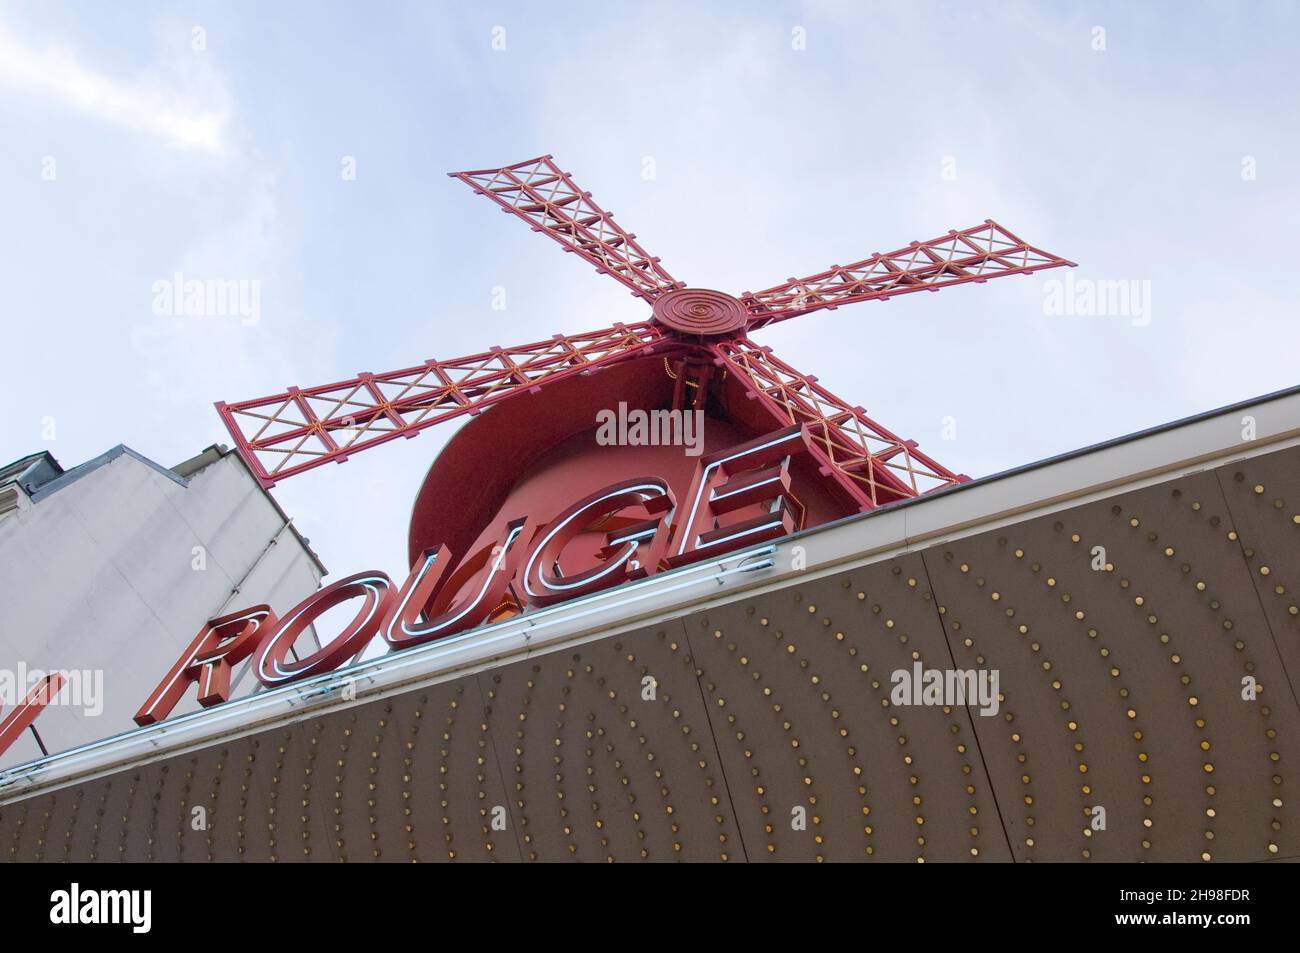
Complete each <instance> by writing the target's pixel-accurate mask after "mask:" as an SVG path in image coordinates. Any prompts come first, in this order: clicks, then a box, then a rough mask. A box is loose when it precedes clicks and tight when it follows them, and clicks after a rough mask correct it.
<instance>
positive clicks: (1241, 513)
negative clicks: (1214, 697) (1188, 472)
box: [1216, 450, 1300, 701]
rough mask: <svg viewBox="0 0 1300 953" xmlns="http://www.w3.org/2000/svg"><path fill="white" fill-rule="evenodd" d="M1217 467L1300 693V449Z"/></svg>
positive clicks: (1264, 604)
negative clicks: (1298, 556) (1299, 557)
mask: <svg viewBox="0 0 1300 953" xmlns="http://www.w3.org/2000/svg"><path fill="white" fill-rule="evenodd" d="M1216 472H1217V475H1218V477H1219V485H1220V487H1221V488H1222V490H1223V494H1224V497H1225V498H1226V500H1227V504H1228V509H1229V510H1230V511H1231V514H1232V522H1233V525H1234V526H1235V527H1236V528H1237V534H1238V539H1237V543H1238V544H1239V546H1240V547H1241V555H1242V558H1243V559H1244V560H1245V561H1246V565H1247V566H1248V567H1249V570H1250V578H1251V581H1252V582H1254V584H1255V591H1256V593H1257V594H1258V596H1259V602H1260V606H1261V607H1262V608H1263V610H1264V618H1265V619H1267V620H1268V624H1269V628H1270V630H1271V632H1272V636H1273V641H1274V643H1275V644H1276V645H1277V649H1278V654H1279V655H1280V656H1281V657H1282V664H1283V665H1285V666H1286V672H1287V675H1288V678H1289V681H1290V686H1289V688H1290V691H1291V692H1292V697H1293V698H1294V697H1300V559H1297V558H1296V556H1297V554H1298V553H1300V452H1297V451H1296V450H1281V451H1278V452H1277V453H1269V454H1265V455H1263V456H1259V457H1253V458H1251V459H1249V460H1243V461H1241V462H1239V463H1234V464H1230V465H1228V466H1224V467H1220V468H1219V469H1218V470H1217V471H1216ZM1274 700H1275V701H1276V699H1274Z"/></svg>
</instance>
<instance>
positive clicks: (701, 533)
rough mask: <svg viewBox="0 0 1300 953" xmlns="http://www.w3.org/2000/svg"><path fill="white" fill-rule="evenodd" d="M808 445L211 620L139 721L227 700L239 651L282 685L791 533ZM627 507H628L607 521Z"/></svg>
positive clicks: (776, 440)
mask: <svg viewBox="0 0 1300 953" xmlns="http://www.w3.org/2000/svg"><path fill="white" fill-rule="evenodd" d="M810 439H811V438H810V436H809V434H808V431H807V428H806V427H799V426H795V427H789V428H786V429H784V430H780V431H777V432H775V433H771V434H767V435H766V436H763V437H760V438H758V439H756V440H751V441H749V442H747V443H743V444H741V445H739V446H736V447H731V448H729V449H727V450H723V451H721V452H718V453H714V454H710V455H708V456H704V457H701V458H700V459H699V461H698V463H697V465H696V467H695V470H694V475H693V477H692V479H691V481H690V484H689V486H687V487H686V492H685V494H684V495H683V496H682V498H681V500H680V502H679V500H678V497H677V494H676V493H675V492H674V490H673V487H671V486H670V485H669V484H668V482H667V481H665V480H663V479H660V478H658V477H639V478H636V479H631V480H622V481H619V482H618V483H615V484H612V485H610V486H607V487H604V488H603V489H600V490H597V491H596V492H594V493H592V494H590V495H588V496H586V497H584V498H583V499H580V500H578V501H576V502H574V503H572V504H570V505H569V506H567V507H565V508H564V509H563V510H561V511H560V512H558V513H555V514H553V515H551V516H550V517H549V518H548V519H546V520H544V521H542V520H538V519H536V518H534V517H533V516H521V517H518V518H516V519H513V520H511V521H509V522H508V523H507V524H506V526H505V530H504V533H503V534H502V536H501V538H500V539H499V540H497V541H496V542H494V543H491V544H489V545H485V546H482V547H480V548H479V549H478V550H477V551H475V552H472V553H470V554H469V555H467V556H466V558H464V559H462V560H461V561H460V562H459V563H456V561H455V558H454V556H453V554H452V552H451V551H450V549H449V548H448V547H447V546H445V545H439V546H435V547H432V548H430V549H427V550H425V551H424V552H423V553H422V554H421V555H420V556H419V558H417V559H416V560H415V561H414V564H413V565H412V567H411V571H410V573H409V575H408V576H407V578H406V580H405V582H404V583H403V584H402V585H401V586H400V587H396V586H394V585H393V582H392V580H391V579H389V577H388V576H387V575H385V574H384V573H382V572H379V571H368V572H361V573H356V574H354V575H351V576H348V577H346V578H344V579H340V580H338V581H337V582H334V583H332V584H331V585H329V586H326V587H324V588H322V589H319V590H317V591H316V592H314V593H313V594H312V595H310V596H308V597H307V598H306V599H304V600H303V601H302V602H300V603H299V604H298V605H296V606H294V608H293V609H291V610H290V611H289V612H288V613H287V614H286V615H285V616H284V618H283V619H280V618H278V617H277V616H276V614H275V612H274V611H273V610H272V609H271V608H270V606H267V605H259V606H253V607H252V608H248V609H244V610H242V611H239V612H234V613H230V614H227V615H224V616H221V617H220V618H217V619H211V620H209V621H208V622H207V623H206V624H205V625H204V626H203V628H202V629H201V630H200V631H199V633H198V635H197V636H195V638H194V640H193V641H192V642H191V643H190V645H189V646H188V648H186V650H185V651H184V652H183V653H182V654H181V657H180V658H179V659H178V660H177V661H176V664H175V665H173V666H172V667H171V669H170V670H169V671H168V672H167V674H166V675H165V676H164V677H163V679H162V681H161V682H160V683H159V684H158V687H157V688H155V689H154V691H153V692H152V693H151V694H150V695H149V697H148V698H147V699H146V700H145V702H144V704H143V705H142V706H141V708H140V710H139V711H138V712H137V713H136V715H135V721H136V723H137V724H139V725H151V724H154V723H156V722H159V721H162V720H163V719H165V718H167V716H168V715H169V714H170V713H171V712H172V710H173V709H174V708H175V706H176V704H177V703H178V702H179V701H180V700H181V698H182V697H183V696H184V695H185V693H186V691H187V690H188V689H189V686H190V685H191V684H197V686H198V700H199V704H200V705H202V706H204V707H210V706H213V705H218V704H221V703H223V702H226V701H228V700H229V698H230V676H231V672H232V670H233V667H234V666H235V665H238V664H239V663H240V662H242V661H244V660H245V659H251V660H252V661H251V664H252V667H253V671H254V673H255V674H256V676H257V678H258V680H259V681H260V682H261V683H262V684H263V685H265V686H267V687H277V686H281V685H287V684H291V683H293V682H296V681H300V680H302V679H305V678H310V677H312V676H315V675H320V674H322V673H325V672H330V671H333V670H335V669H337V668H339V667H340V666H342V665H344V664H345V663H346V662H347V661H348V660H349V659H352V658H354V657H355V656H357V655H359V654H360V653H361V652H362V651H363V650H364V649H365V648H366V647H367V646H368V645H369V644H370V643H371V642H372V641H373V640H374V639H375V638H376V637H380V638H383V639H384V641H385V642H387V643H388V645H389V646H390V649H391V650H393V651H400V650H402V649H406V648H411V647H413V646H416V645H422V644H424V643H426V642H431V641H434V640H436V639H442V638H446V637H448V636H451V635H455V634H457V633H460V632H464V631H467V630H469V629H473V628H475V627H477V626H480V625H483V624H485V623H490V622H493V621H497V620H499V619H502V618H508V617H510V616H513V615H517V614H520V613H523V612H527V611H528V610H529V609H534V608H541V607H544V606H551V605H556V604H559V603H562V602H564V601H566V600H568V599H573V598H576V597H579V596H584V595H588V594H590V593H594V592H598V591H600V590H602V589H607V588H610V587H613V586H617V585H620V584H621V583H624V582H630V581H632V580H636V579H643V578H645V577H647V576H651V575H654V574H656V573H659V572H663V571H665V570H670V569H676V568H678V567H680V566H684V565H688V564H689V563H691V562H694V561H696V560H699V559H705V558H711V557H715V556H718V555H721V554H724V553H727V552H731V551H733V550H736V549H740V548H743V547H745V546H752V545H755V544H758V543H762V542H766V541H768V540H771V539H776V538H779V537H781V536H785V535H788V534H789V533H791V532H793V531H794V530H796V529H797V528H799V526H800V525H802V521H803V507H802V504H800V503H799V502H798V500H797V499H796V498H795V496H794V495H793V494H792V493H791V476H790V469H789V463H790V459H791V457H792V456H794V455H795V454H798V453H802V452H803V451H805V450H806V449H808V444H809V440H810ZM629 512H632V513H633V514H634V515H633V516H632V517H630V518H624V519H622V520H616V521H615V520H614V518H615V517H618V516H619V514H625V513H629ZM610 521H614V522H615V523H616V525H614V526H613V528H610V529H608V530H607V531H605V532H604V536H603V545H602V546H601V547H600V548H599V549H598V550H597V553H596V557H597V558H596V564H595V565H594V566H591V567H590V568H586V569H583V570H581V571H574V572H565V571H564V570H563V569H562V558H561V557H562V556H563V555H564V553H565V551H566V549H568V548H569V547H570V545H571V544H572V543H573V542H574V541H575V540H576V539H577V538H578V537H579V536H581V535H583V534H590V533H592V532H596V531H598V528H599V527H602V526H606V525H610ZM354 600H356V601H359V606H358V608H357V610H356V613H355V614H354V615H353V617H352V619H351V621H349V622H348V623H347V625H345V626H344V627H343V629H342V630H341V631H340V632H338V633H337V634H336V635H335V636H334V637H333V638H331V639H329V640H328V641H326V640H322V642H323V644H322V646H321V648H320V649H318V650H317V651H315V652H313V653H312V654H310V655H308V656H307V657H305V658H302V659H298V660H296V661H290V660H289V650H290V648H292V646H293V645H294V643H295V642H296V641H297V640H298V638H299V636H301V635H302V634H303V633H304V632H305V631H306V630H307V627H308V626H310V625H311V624H312V623H313V622H314V621H315V620H316V619H318V618H319V617H320V616H321V615H323V614H324V613H325V612H327V611H328V610H330V609H333V608H335V607H336V606H339V605H342V604H343V603H346V602H350V601H354Z"/></svg>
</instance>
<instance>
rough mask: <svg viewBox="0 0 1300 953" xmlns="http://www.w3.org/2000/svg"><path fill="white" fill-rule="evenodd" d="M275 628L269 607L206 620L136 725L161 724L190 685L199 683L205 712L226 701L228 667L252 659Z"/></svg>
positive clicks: (256, 607) (258, 607)
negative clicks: (254, 651)
mask: <svg viewBox="0 0 1300 953" xmlns="http://www.w3.org/2000/svg"><path fill="white" fill-rule="evenodd" d="M276 624H277V619H276V618H275V613H274V612H272V611H271V607H270V606H268V605H260V606H254V607H253V608H251V609H245V610H243V611H242V612H232V613H231V614H230V615H225V616H222V617H221V618H219V619H211V620H209V621H208V623H207V624H206V625H205V626H203V628H202V629H200V630H199V634H198V635H197V636H195V637H194V641H193V642H191V643H190V647H189V648H187V649H186V650H185V652H184V653H183V654H182V655H181V657H180V659H179V660H178V661H177V662H176V664H175V665H173V666H172V668H171V671H170V672H168V673H167V674H166V675H165V676H164V677H163V680H162V682H160V683H159V685H158V687H157V688H155V689H154V690H153V694H152V695H150V696H149V697H148V698H147V699H146V700H145V703H144V705H142V706H141V708H140V710H139V711H138V712H136V714H135V723H136V724H137V725H152V724H153V723H154V722H158V721H162V720H163V719H164V718H166V717H167V716H168V715H170V714H171V712H172V709H173V708H175V707H176V703H177V702H178V701H180V700H181V698H182V696H184V694H185V690H186V689H187V688H189V686H190V683H191V682H198V683H199V704H200V705H202V706H203V707H204V708H207V707H209V706H211V705H219V704H221V703H222V702H224V701H226V700H228V699H229V698H230V670H231V667H232V666H234V665H237V664H239V663H240V662H242V661H243V660H244V659H246V658H248V656H250V655H252V654H253V650H254V649H255V648H257V645H258V643H259V642H261V640H262V638H263V637H264V636H265V635H266V634H267V633H268V632H270V631H272V630H273V629H274V628H275V627H276Z"/></svg>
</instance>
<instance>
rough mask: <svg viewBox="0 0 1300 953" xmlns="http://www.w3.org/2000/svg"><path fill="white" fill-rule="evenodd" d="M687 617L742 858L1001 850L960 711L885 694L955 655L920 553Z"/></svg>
mask: <svg viewBox="0 0 1300 953" xmlns="http://www.w3.org/2000/svg"><path fill="white" fill-rule="evenodd" d="M686 624H687V627H688V632H689V639H690V643H691V646H692V649H693V651H694V653H695V656H696V660H697V663H698V666H699V670H700V682H701V685H702V687H703V689H704V694H705V698H706V699H707V700H708V703H709V716H710V719H711V721H712V724H713V732H714V735H715V736H716V737H717V739H718V745H719V750H720V751H721V753H722V757H723V764H724V765H725V767H726V773H727V780H728V783H729V785H730V790H731V793H732V798H733V801H734V803H735V805H736V811H737V816H738V817H739V819H740V820H741V830H742V833H743V835H744V838H745V845H746V848H747V850H748V852H749V856H750V858H751V859H754V860H766V859H772V860H800V861H812V860H818V859H825V860H869V859H874V860H886V861H909V862H911V861H917V860H968V861H969V860H975V859H1006V858H1007V857H1008V856H1009V854H1008V850H1007V844H1006V840H1005V837H1004V835H1003V832H1002V830H1001V826H1000V824H999V823H998V819H997V810H996V805H995V804H994V803H993V800H992V797H991V792H990V789H989V784H988V780H987V778H986V776H985V774H984V771H983V767H982V765H981V763H980V759H979V752H978V749H977V747H976V745H975V739H974V735H973V733H972V731H971V726H970V719H969V715H968V713H967V712H966V710H965V709H964V708H961V707H957V708H942V707H906V708H902V707H896V706H894V705H892V704H891V702H890V692H891V687H892V685H891V674H892V673H893V672H895V671H899V670H903V671H907V672H909V673H910V671H911V668H912V664H913V661H915V660H921V661H922V662H923V664H924V665H926V666H934V667H939V668H945V669H946V668H948V667H949V666H950V664H951V662H950V659H949V658H948V650H947V646H946V645H945V644H944V640H943V635H942V632H941V630H940V628H939V624H938V615H937V613H936V611H935V606H934V603H933V600H932V599H931V598H929V592H928V589H927V588H926V587H925V582H924V572H923V569H922V567H921V563H920V559H919V557H916V556H909V557H907V558H905V559H901V560H898V561H897V562H896V563H891V564H888V565H878V566H872V567H869V568H865V569H860V570H856V571H854V572H852V573H844V574H840V575H836V576H832V577H827V578H823V579H820V580H817V581H815V582H811V583H808V584H805V585H802V586H792V587H789V588H786V589H781V590H777V591H773V592H768V593H765V594H763V595H761V596H759V597H756V598H752V599H748V600H743V601H739V602H736V603H732V604H730V605H728V606H725V607H721V608H718V609H713V610H711V611H709V612H707V613H703V614H700V615H699V616H695V617H690V618H688V619H687V621H686ZM796 821H803V824H802V825H801V824H799V823H796Z"/></svg>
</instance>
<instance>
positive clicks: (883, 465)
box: [710, 339, 970, 510]
mask: <svg viewBox="0 0 1300 953" xmlns="http://www.w3.org/2000/svg"><path fill="white" fill-rule="evenodd" d="M710 350H711V351H712V352H713V354H714V358H715V363H717V364H718V365H719V366H720V367H725V368H726V369H727V370H729V371H730V372H731V373H732V374H734V375H737V376H738V377H739V378H740V379H741V380H742V381H745V382H746V386H747V387H748V388H749V391H750V393H751V394H752V395H753V397H754V399H756V400H758V401H759V402H760V403H761V404H762V405H763V406H764V407H765V408H766V409H767V410H768V411H769V412H770V413H771V414H772V417H773V418H774V419H775V420H776V421H778V422H779V423H781V424H785V425H789V424H804V425H807V427H808V431H809V433H810V435H811V436H812V450H813V455H814V456H815V457H816V458H817V459H818V460H819V462H820V463H821V465H822V469H823V472H824V473H825V474H826V475H827V476H829V477H832V478H833V479H835V480H836V481H838V482H839V484H840V485H841V486H843V487H844V488H845V489H846V490H847V491H848V492H849V493H850V495H852V496H853V498H854V499H856V500H857V501H858V505H859V506H860V507H861V509H863V510H870V509H875V508H876V507H878V506H883V505H885V504H886V503H894V502H896V501H898V500H902V499H908V498H910V497H914V496H920V495H921V494H922V493H928V492H931V491H934V490H939V489H943V488H944V487H948V486H954V485H956V484H958V483H964V482H966V481H967V480H969V479H970V478H969V477H967V476H964V475H961V474H957V473H953V472H952V471H951V470H949V469H948V468H947V467H944V466H942V465H941V464H939V463H937V462H936V461H934V460H933V459H931V458H930V457H928V456H927V455H926V454H924V453H922V452H921V451H920V450H919V449H918V448H917V446H916V442H915V441H912V440H904V439H902V438H901V437H899V436H898V435H897V434H895V433H893V432H891V431H889V430H887V429H886V428H884V427H882V426H881V425H880V424H878V423H876V422H875V421H874V420H872V419H871V418H870V417H868V416H867V414H866V411H864V410H863V409H862V408H861V407H854V406H851V405H850V404H848V403H846V402H845V401H843V400H841V399H840V398H838V397H836V396H835V395H834V394H832V393H831V392H830V391H828V390H827V389H826V388H824V387H822V386H821V385H820V384H819V383H817V378H815V377H810V376H808V375H805V374H801V373H800V372H799V371H796V370H795V369H794V368H793V367H791V366H790V365H789V364H786V363H785V362H784V361H782V360H780V359H779V358H777V357H776V356H775V355H774V354H772V349H771V348H768V347H760V346H758V345H756V344H754V343H753V342H752V341H748V340H745V339H736V340H727V341H719V342H716V343H714V344H712V345H711V346H710Z"/></svg>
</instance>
